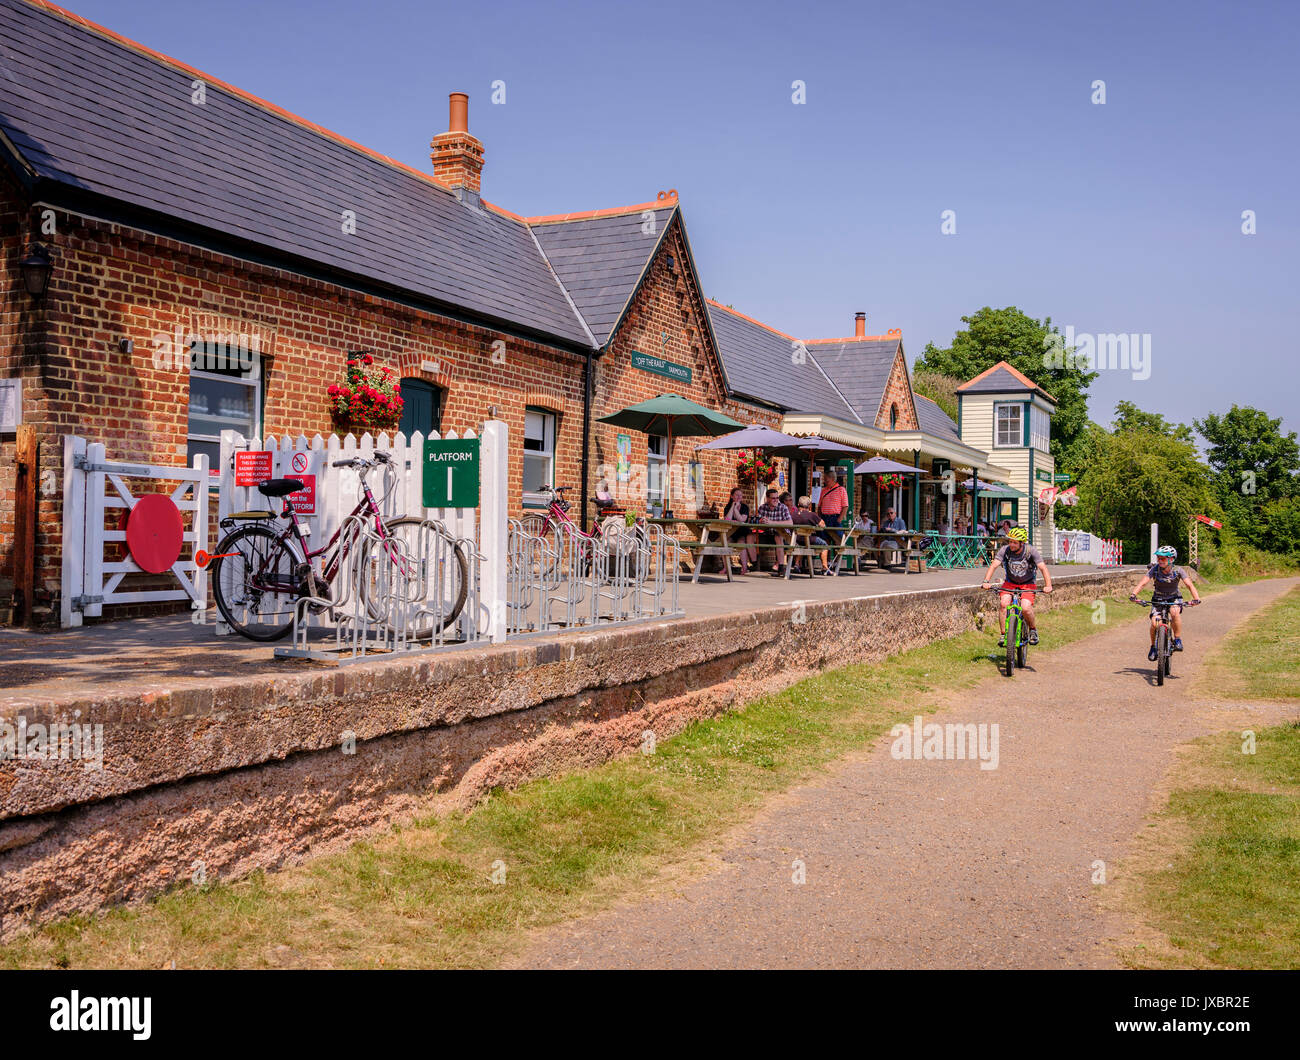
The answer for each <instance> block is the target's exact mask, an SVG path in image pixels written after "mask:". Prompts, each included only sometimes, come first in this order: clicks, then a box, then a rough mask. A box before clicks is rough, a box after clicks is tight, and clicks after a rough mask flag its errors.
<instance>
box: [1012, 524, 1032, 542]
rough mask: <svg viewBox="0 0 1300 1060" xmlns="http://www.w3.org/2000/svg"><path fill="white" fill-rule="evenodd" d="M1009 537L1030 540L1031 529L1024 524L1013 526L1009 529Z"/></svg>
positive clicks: (1014, 539)
mask: <svg viewBox="0 0 1300 1060" xmlns="http://www.w3.org/2000/svg"><path fill="white" fill-rule="evenodd" d="M1007 537H1009V538H1011V540H1012V541H1028V540H1029V531H1028V530H1026V529H1025V528H1024V527H1023V526H1013V527H1012V528H1011V529H1010V530H1008V531H1007Z"/></svg>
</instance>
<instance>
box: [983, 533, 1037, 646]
mask: <svg viewBox="0 0 1300 1060" xmlns="http://www.w3.org/2000/svg"><path fill="white" fill-rule="evenodd" d="M1007 537H1008V538H1010V540H1009V541H1008V542H1007V543H1006V544H1005V545H1003V546H1002V547H1001V548H1000V549H998V551H997V555H995V556H994V557H993V562H992V563H990V564H989V569H988V570H987V571H985V572H984V588H986V589H987V588H988V587H989V586H990V585H991V584H992V583H993V572H994V571H995V570H997V568H998V565H999V564H1001V565H1002V571H1003V573H1004V575H1005V578H1004V580H1003V582H1002V592H1001V594H1000V595H999V596H998V600H999V602H1000V603H1001V605H1002V609H1001V610H1000V611H999V612H998V634H999V637H998V647H999V648H1005V647H1006V643H1007V634H1006V629H1007V608H1008V607H1010V606H1011V593H1010V590H1011V589H1019V590H1020V607H1021V610H1022V611H1023V613H1024V616H1025V625H1027V626H1028V627H1029V643H1030V644H1037V643H1038V624H1037V622H1036V621H1035V620H1034V595H1035V592H1036V588H1035V587H1036V586H1037V584H1038V572H1039V570H1041V571H1042V572H1043V592H1045V593H1050V592H1051V591H1052V576H1051V574H1049V573H1048V571H1047V567H1046V565H1045V564H1044V563H1043V554H1042V553H1041V552H1039V551H1038V549H1037V548H1035V547H1034V546H1033V545H1031V544H1030V543H1029V531H1028V530H1026V529H1025V528H1024V527H1023V526H1013V527H1012V528H1011V529H1010V530H1009V531H1007Z"/></svg>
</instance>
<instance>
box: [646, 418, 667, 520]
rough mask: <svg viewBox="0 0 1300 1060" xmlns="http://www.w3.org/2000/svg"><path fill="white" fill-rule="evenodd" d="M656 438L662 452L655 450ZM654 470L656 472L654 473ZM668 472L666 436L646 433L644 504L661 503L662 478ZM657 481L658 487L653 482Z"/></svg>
mask: <svg viewBox="0 0 1300 1060" xmlns="http://www.w3.org/2000/svg"><path fill="white" fill-rule="evenodd" d="M656 439H658V441H659V442H661V443H662V449H663V451H662V452H659V453H656V452H655V443H656ZM656 471H657V472H658V474H656ZM667 474H668V436H667V435H666V434H647V435H646V442H645V500H646V504H647V505H649V504H663V502H664V479H665V477H666V476H667ZM656 482H657V483H658V488H656V486H655V484H656Z"/></svg>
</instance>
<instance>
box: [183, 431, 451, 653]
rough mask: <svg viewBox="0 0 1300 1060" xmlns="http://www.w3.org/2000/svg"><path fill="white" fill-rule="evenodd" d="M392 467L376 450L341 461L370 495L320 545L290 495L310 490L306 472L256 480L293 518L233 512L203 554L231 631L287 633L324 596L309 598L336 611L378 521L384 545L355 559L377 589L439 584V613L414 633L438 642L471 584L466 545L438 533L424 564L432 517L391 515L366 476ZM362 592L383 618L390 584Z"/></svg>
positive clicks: (267, 635) (373, 614) (423, 618)
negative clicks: (211, 549)
mask: <svg viewBox="0 0 1300 1060" xmlns="http://www.w3.org/2000/svg"><path fill="white" fill-rule="evenodd" d="M391 465H392V457H390V456H389V454H387V453H383V452H376V453H374V454H373V457H372V459H369V460H367V459H363V458H362V457H352V458H350V459H347V460H336V461H334V464H333V466H334V467H346V468H352V469H353V470H355V471H356V472H357V475H358V476H359V477H360V479H361V493H362V497H361V500H360V501H359V502H358V503H357V506H356V507H355V508H354V509H352V513H351V514H350V515H349V516H348V517H347V518H346V519H344V520H343V522H342V523H341V524H340V525H339V528H338V529H337V530H336V531H334V534H333V536H331V537H330V539H329V541H328V542H326V543H325V544H324V545H323V546H321V547H320V548H318V549H312V548H309V547H308V545H307V533H308V530H307V529H305V528H304V527H303V524H302V523H300V522H299V520H298V514H297V512H296V511H295V510H294V507H293V504H292V503H291V502H290V500H289V494H291V493H296V492H297V491H298V490H300V489H302V488H303V483H302V481H301V480H300V479H294V478H275V479H267V480H266V481H264V482H261V483H259V484H258V486H257V490H258V492H259V493H261V494H262V496H264V497H267V498H268V499H269V498H275V497H282V498H284V510H283V511H282V512H281V513H280V518H282V519H288V520H289V525H288V526H286V527H284V528H283V529H282V530H281V529H277V528H274V527H272V526H269V525H267V524H268V523H269V522H270V521H271V520H272V519H274V518H275V516H274V515H273V514H272V513H271V512H269V511H249V512H235V513H234V514H232V515H230V516H227V517H226V518H225V519H223V520H221V527H222V529H223V530H229V531H230V532H229V533H227V534H226V536H225V537H223V538H222V539H221V541H220V543H219V544H218V545H217V551H216V553H215V554H214V555H212V556H209V557H205V558H206V559H207V561H208V562H210V563H211V564H212V592H213V596H214V597H215V598H216V602H217V607H218V609H219V610H220V611H221V617H222V618H223V619H225V621H226V623H227V624H228V625H229V626H230V628H231V629H233V630H234V631H235V632H236V633H239V634H240V635H241V636H244V637H247V638H248V639H249V640H258V641H271V640H279V639H280V638H281V637H283V636H285V635H286V634H287V633H288V632H289V630H290V629H292V628H293V619H294V613H295V609H296V608H297V606H298V601H299V600H301V599H303V598H304V597H307V598H311V599H312V600H313V601H316V602H313V603H312V604H309V605H307V606H309V607H310V608H311V609H312V611H314V612H316V613H320V612H321V611H324V610H326V609H329V602H330V601H331V600H332V599H334V597H333V585H334V581H335V579H336V578H337V577H338V575H339V572H340V571H341V570H343V569H344V567H345V560H346V559H347V558H348V556H349V555H350V554H351V553H352V550H353V549H354V548H357V547H358V538H361V537H362V536H363V530H362V525H363V523H365V522H368V521H369V520H372V519H373V520H374V526H375V535H376V536H377V537H378V539H379V542H378V546H376V544H375V543H374V542H373V541H372V540H371V539H370V538H369V537H368V536H367V537H366V540H365V541H364V542H363V543H362V544H361V546H360V547H362V548H366V549H368V550H371V551H370V552H368V553H367V554H366V555H363V556H359V557H357V558H358V563H357V564H356V567H357V568H358V569H361V570H368V571H370V572H371V575H370V581H371V582H372V583H373V584H374V585H375V586H376V587H378V586H381V585H382V586H387V585H389V584H406V585H411V584H418V585H422V586H430V587H432V588H431V595H432V596H433V597H434V599H433V600H432V601H431V610H433V611H435V612H436V617H435V615H434V614H429V613H421V614H420V616H419V619H418V624H417V625H416V626H415V627H414V628H412V629H410V630H408V632H409V634H410V635H411V636H412V637H414V638H415V639H424V640H427V639H431V638H432V637H433V636H435V635H436V634H438V633H441V632H442V630H443V629H445V628H446V627H447V626H448V625H450V624H451V623H452V622H453V621H454V620H455V619H456V618H457V617H458V616H459V615H460V612H461V610H462V609H463V608H464V606H465V598H466V595H467V593H468V589H469V559H468V557H467V556H466V554H465V550H464V547H463V546H462V545H461V544H460V543H459V542H458V541H456V540H455V539H454V538H453V537H452V536H451V534H450V533H448V532H447V531H446V530H445V529H444V528H442V527H441V526H439V527H438V530H437V533H438V540H437V541H436V542H435V547H434V548H433V549H432V550H431V552H432V568H431V569H429V568H426V567H424V566H422V564H424V563H425V562H427V561H428V560H429V559H430V557H429V556H427V555H426V554H425V553H427V552H428V551H430V550H428V542H427V530H426V523H425V521H424V520H422V519H419V518H416V517H414V516H404V517H402V518H398V519H389V520H385V519H384V517H383V513H382V512H381V511H380V508H379V504H378V502H376V500H375V496H374V494H373V493H372V492H371V490H370V485H369V483H367V481H366V475H367V474H368V473H369V471H370V470H371V469H372V468H374V467H380V466H381V467H383V468H384V469H385V471H387V469H388V468H389V467H391ZM231 527H234V529H231ZM380 553H382V554H380ZM318 560H319V561H320V562H319V571H318V569H317V561H318ZM379 564H391V565H392V569H391V570H385V571H377V570H376V568H377V566H378V565H379ZM365 588H366V587H362V589H365ZM362 595H364V597H365V601H366V609H367V612H368V614H369V617H370V619H371V621H372V622H376V623H379V622H383V621H384V620H385V618H386V614H387V608H386V607H385V606H384V604H383V602H382V598H383V595H384V594H383V589H381V588H376V589H375V591H367V592H363V593H362ZM321 601H323V602H321Z"/></svg>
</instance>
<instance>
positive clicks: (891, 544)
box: [880, 508, 907, 567]
mask: <svg viewBox="0 0 1300 1060" xmlns="http://www.w3.org/2000/svg"><path fill="white" fill-rule="evenodd" d="M880 529H881V530H894V531H897V532H902V531H904V530H906V529H907V524H906V523H905V522H903V520H902V519H900V518H899V517H898V513H897V512H896V511H894V509H893V508H890V509H889V510H888V511H887V512H885V521H884V522H883V523H881V524H880ZM880 547H881V548H892V549H899V548H901V547H902V546H900V545H899V543H898V541H897V540H895V539H894V538H892V537H891V538H886V539H885V540H884V541H882V542H880ZM899 562H901V559H900V558H899V553H898V552H897V551H894V552H891V553H890V560H889V566H891V567H892V566H894V565H896V564H898V563H899Z"/></svg>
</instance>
